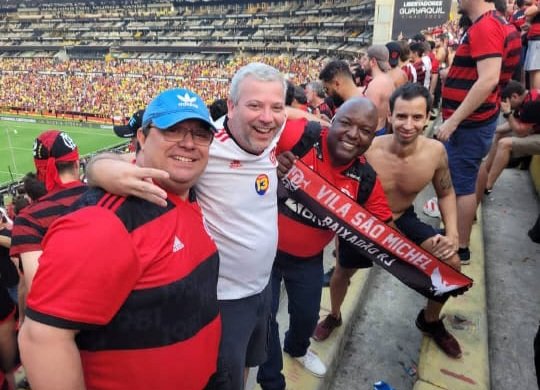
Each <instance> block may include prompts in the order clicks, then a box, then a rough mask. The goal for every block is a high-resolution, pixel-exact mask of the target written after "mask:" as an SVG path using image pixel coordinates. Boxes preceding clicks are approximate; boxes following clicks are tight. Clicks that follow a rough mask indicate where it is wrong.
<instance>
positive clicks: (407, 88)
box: [390, 83, 431, 114]
mask: <svg viewBox="0 0 540 390" xmlns="http://www.w3.org/2000/svg"><path fill="white" fill-rule="evenodd" d="M417 97H423V98H424V99H425V100H426V114H429V111H430V110H431V94H430V93H429V91H428V89H427V88H426V87H424V86H423V85H420V84H418V83H406V84H403V85H402V86H401V87H399V88H398V89H396V90H395V91H394V93H392V96H390V113H393V112H394V105H395V104H396V100H397V99H398V98H401V99H403V100H407V101H408V100H413V99H415V98H417Z"/></svg>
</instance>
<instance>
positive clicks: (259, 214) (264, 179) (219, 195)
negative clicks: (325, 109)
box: [196, 129, 279, 299]
mask: <svg viewBox="0 0 540 390" xmlns="http://www.w3.org/2000/svg"><path fill="white" fill-rule="evenodd" d="M278 139H279V135H278V136H276V137H275V138H274V140H273V141H272V143H271V144H270V146H269V147H268V148H267V149H266V150H265V151H264V152H263V153H262V154H260V155H253V154H250V153H248V152H246V151H244V150H243V149H242V148H240V147H239V146H238V144H236V142H235V141H234V140H233V139H232V138H231V137H230V135H229V133H227V131H226V130H224V129H222V130H220V131H219V132H218V133H217V134H216V135H215V137H214V141H213V142H212V145H211V146H210V158H209V161H208V167H207V168H206V171H205V172H204V174H203V175H202V176H201V178H200V179H199V181H198V182H197V186H196V188H197V199H198V200H199V203H200V205H201V208H202V210H203V214H204V217H205V220H206V224H207V227H208V231H209V233H210V235H211V236H212V237H213V238H214V240H215V241H216V245H217V247H218V250H219V259H220V263H219V279H218V299H239V298H245V297H248V296H251V295H254V294H257V293H259V292H261V291H262V290H263V289H264V288H265V287H266V285H267V284H268V281H269V279H270V272H271V270H272V264H273V262H274V257H275V255H276V248H277V238H278V231H277V184H278V182H277V173H276V167H277V160H276V156H275V148H276V143H277V141H278Z"/></svg>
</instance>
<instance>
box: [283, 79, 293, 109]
mask: <svg viewBox="0 0 540 390" xmlns="http://www.w3.org/2000/svg"><path fill="white" fill-rule="evenodd" d="M293 100H294V84H293V83H292V82H290V81H289V80H287V91H286V92H285V105H286V106H290V105H291V104H292V102H293Z"/></svg>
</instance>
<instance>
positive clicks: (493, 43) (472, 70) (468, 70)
mask: <svg viewBox="0 0 540 390" xmlns="http://www.w3.org/2000/svg"><path fill="white" fill-rule="evenodd" d="M506 36H507V31H506V27H505V25H504V24H503V20H502V19H501V18H500V17H499V16H498V15H497V13H496V11H489V12H486V13H485V14H483V15H482V16H480V17H479V18H478V19H477V20H476V21H475V22H474V23H473V25H472V26H471V27H470V28H469V29H468V30H467V32H466V33H465V34H463V37H462V38H461V43H460V45H459V47H458V48H457V50H456V54H455V57H454V61H453V62H452V66H451V67H450V70H449V71H448V78H447V80H446V82H445V85H444V87H443V92H442V97H443V100H442V115H443V119H445V120H446V119H448V118H449V117H450V116H451V115H452V114H453V113H454V111H455V110H456V109H457V108H458V107H459V105H460V104H461V102H462V101H463V100H464V99H465V97H466V96H467V94H468V92H469V90H470V89H471V88H472V86H473V84H474V83H475V82H476V80H477V79H478V70H477V68H476V64H477V62H478V61H481V60H484V59H487V58H493V57H501V59H502V58H503V56H504V43H505V39H506ZM498 91H499V89H498V87H496V88H494V89H493V91H491V93H490V94H489V96H488V97H487V98H486V100H485V101H484V102H483V103H482V104H481V105H480V106H479V107H478V108H477V109H476V110H475V111H474V112H473V113H472V114H471V115H469V116H468V117H467V118H466V119H465V120H464V121H462V122H461V124H460V126H463V127H476V126H480V125H482V124H484V123H485V122H486V121H490V120H494V119H495V118H496V117H497V115H498V113H499V102H498Z"/></svg>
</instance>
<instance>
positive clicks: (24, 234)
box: [10, 181, 87, 257]
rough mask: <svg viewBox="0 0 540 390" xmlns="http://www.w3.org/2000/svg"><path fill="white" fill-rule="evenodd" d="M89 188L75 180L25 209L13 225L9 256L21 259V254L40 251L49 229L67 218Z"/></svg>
mask: <svg viewBox="0 0 540 390" xmlns="http://www.w3.org/2000/svg"><path fill="white" fill-rule="evenodd" d="M86 189H87V188H86V186H85V185H84V184H83V183H81V182H79V181H74V182H71V183H68V184H66V185H65V186H64V187H62V188H61V189H57V190H53V191H51V192H49V193H48V194H46V195H45V196H42V197H41V198H40V199H39V200H38V201H37V202H35V203H32V204H31V205H29V206H28V207H25V208H24V209H22V210H21V212H20V213H19V215H18V216H17V218H15V221H14V223H13V231H12V233H11V249H10V255H11V256H14V257H18V256H19V255H20V254H21V253H26V252H33V251H40V250H41V249H42V248H41V242H42V241H43V237H44V236H45V233H47V229H48V228H49V226H50V225H51V224H52V223H53V222H54V221H55V220H56V219H57V218H58V217H60V216H62V215H64V214H65V213H66V212H67V211H68V210H69V208H70V206H71V205H72V204H73V203H74V202H75V201H76V200H77V199H78V198H79V197H80V196H81V195H82V194H83V193H84V192H85V191H86Z"/></svg>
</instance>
